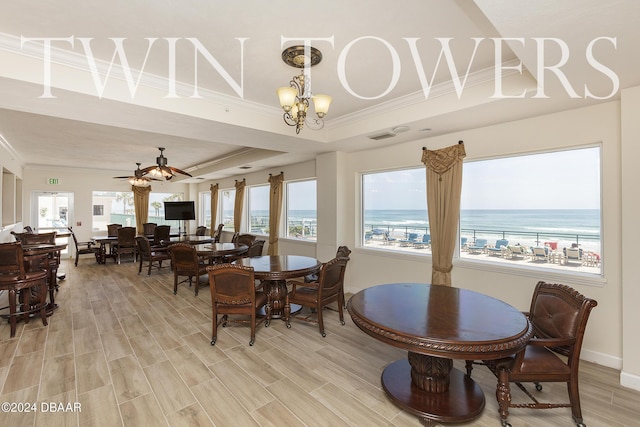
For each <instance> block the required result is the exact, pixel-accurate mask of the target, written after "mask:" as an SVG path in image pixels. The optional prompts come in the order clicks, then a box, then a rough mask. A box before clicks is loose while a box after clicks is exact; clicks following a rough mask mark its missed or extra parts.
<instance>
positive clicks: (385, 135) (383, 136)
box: [368, 132, 396, 141]
mask: <svg viewBox="0 0 640 427" xmlns="http://www.w3.org/2000/svg"><path fill="white" fill-rule="evenodd" d="M394 136H396V134H395V133H393V132H385V133H381V134H379V135H373V136H369V137H368V138H369V139H373V140H375V141H380V140H381V139H387V138H392V137H394Z"/></svg>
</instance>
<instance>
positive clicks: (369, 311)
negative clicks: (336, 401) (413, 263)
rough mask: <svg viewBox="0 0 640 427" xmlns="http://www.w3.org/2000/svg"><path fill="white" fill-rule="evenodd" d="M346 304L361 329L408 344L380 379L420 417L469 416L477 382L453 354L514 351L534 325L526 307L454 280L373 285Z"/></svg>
mask: <svg viewBox="0 0 640 427" xmlns="http://www.w3.org/2000/svg"><path fill="white" fill-rule="evenodd" d="M347 310H348V311H349V314H350V315H351V318H352V319H353V321H354V323H355V324H356V325H357V326H358V327H359V328H360V329H361V330H362V331H364V332H365V333H367V334H369V335H371V336H372V337H374V338H376V339H378V340H380V341H382V342H385V343H387V344H389V345H392V346H395V347H399V348H403V349H406V350H408V357H407V359H406V360H405V359H402V360H398V361H396V362H393V363H391V364H390V365H388V366H387V367H386V368H385V369H384V371H383V373H382V378H381V382H382V387H383V389H384V391H385V393H386V394H387V396H388V397H389V399H391V401H392V402H394V403H395V404H396V405H398V406H399V407H401V408H403V409H405V410H407V411H408V412H411V413H413V414H415V415H417V416H418V417H420V419H421V422H422V423H423V424H424V425H435V424H437V423H460V422H468V421H470V420H473V419H475V418H476V417H478V416H479V415H480V414H481V413H482V410H483V409H484V405H485V397H484V393H483V392H482V389H481V388H480V386H479V385H477V384H476V383H475V382H474V381H473V380H472V379H471V377H470V376H468V375H465V374H464V373H463V372H461V371H459V370H457V369H455V368H453V359H462V360H494V359H498V358H502V357H506V356H509V355H512V354H514V353H517V352H518V351H519V350H521V349H523V348H524V347H525V346H526V344H527V341H528V340H529V338H530V337H531V334H532V332H533V330H532V328H531V325H530V323H529V321H528V320H527V318H526V317H525V316H524V314H522V313H521V312H520V311H518V310H517V309H515V308H514V307H512V306H510V305H509V304H507V303H505V302H503V301H500V300H498V299H496V298H493V297H490V296H488V295H484V294H481V293H478V292H473V291H470V290H466V289H460V288H455V287H451V286H440V285H428V284H421V283H393V284H385V285H379V286H373V287H371V288H367V289H364V290H362V291H360V292H358V293H356V294H355V295H354V296H353V297H351V298H350V299H349V302H348V303H347ZM499 397H500V396H499Z"/></svg>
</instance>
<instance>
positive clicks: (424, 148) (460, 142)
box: [422, 140, 464, 151]
mask: <svg viewBox="0 0 640 427" xmlns="http://www.w3.org/2000/svg"><path fill="white" fill-rule="evenodd" d="M462 143H464V141H463V140H460V141H458V144H462ZM426 149H427V147H422V151H424V150H426Z"/></svg>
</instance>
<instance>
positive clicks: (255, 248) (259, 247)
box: [243, 240, 265, 257]
mask: <svg viewBox="0 0 640 427" xmlns="http://www.w3.org/2000/svg"><path fill="white" fill-rule="evenodd" d="M264 244H265V241H264V240H255V241H254V242H253V243H252V244H251V246H249V249H247V252H245V253H244V254H243V256H245V257H254V256H261V255H262V251H263V249H264Z"/></svg>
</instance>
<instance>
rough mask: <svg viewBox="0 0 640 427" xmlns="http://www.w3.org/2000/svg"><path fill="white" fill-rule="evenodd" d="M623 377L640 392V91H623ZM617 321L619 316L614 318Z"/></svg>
mask: <svg viewBox="0 0 640 427" xmlns="http://www.w3.org/2000/svg"><path fill="white" fill-rule="evenodd" d="M621 106H622V108H621V111H622V120H621V122H622V150H621V159H622V161H621V163H622V165H621V172H620V174H621V178H620V179H621V182H622V194H623V198H622V221H621V228H622V230H624V233H623V234H622V241H621V244H622V255H621V258H622V283H623V294H622V311H621V313H620V315H621V316H622V325H623V328H622V358H623V360H622V362H623V363H622V373H621V375H620V383H621V384H622V385H625V386H627V387H633V388H635V389H638V390H640V338H638V332H637V325H638V320H639V319H640V316H639V315H638V305H637V304H638V301H640V284H639V283H638V277H640V263H639V262H638V241H640V197H638V196H639V194H638V183H640V168H638V158H640V144H639V141H640V120H638V111H640V87H636V88H633V89H628V90H624V91H622V102H621ZM614 316H615V317H616V318H617V317H619V315H618V314H617V313H615V314H614Z"/></svg>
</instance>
